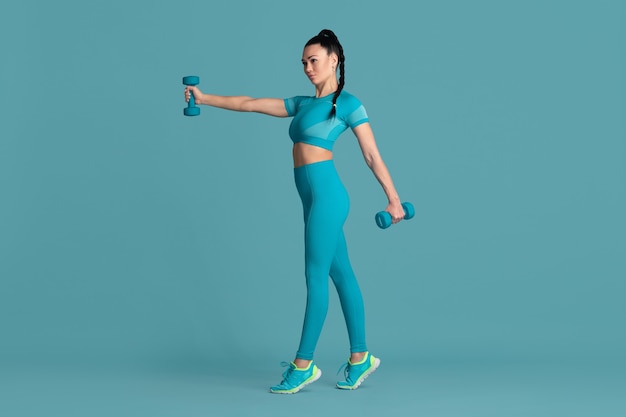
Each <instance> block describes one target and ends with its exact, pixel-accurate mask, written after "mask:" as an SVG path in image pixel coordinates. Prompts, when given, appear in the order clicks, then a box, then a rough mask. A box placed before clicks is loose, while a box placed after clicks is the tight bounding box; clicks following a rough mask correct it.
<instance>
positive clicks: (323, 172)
mask: <svg viewBox="0 0 626 417" xmlns="http://www.w3.org/2000/svg"><path fill="white" fill-rule="evenodd" d="M344 61H345V58H344V54H343V48H342V46H341V44H340V43H339V40H338V39H337V37H336V36H335V34H334V33H333V32H332V31H330V30H322V31H321V32H320V33H319V34H318V35H317V36H315V37H313V38H311V39H310V40H309V41H308V42H307V43H306V45H305V47H304V52H303V55H302V65H303V66H304V73H305V74H306V76H307V77H308V78H309V80H311V83H312V84H313V85H314V86H315V96H312V97H304V96H298V97H292V98H288V99H274V98H259V99H255V98H251V97H244V96H236V97H235V96H216V95H210V94H204V93H202V92H201V91H200V90H199V89H198V88H197V87H187V88H186V89H185V99H186V100H187V101H188V100H189V95H190V94H193V95H194V99H195V101H196V103H197V104H204V105H208V106H213V107H219V108H222V109H227V110H233V111H241V112H257V113H263V114H267V115H270V116H276V117H293V120H292V122H291V126H290V128H289V136H290V137H291V140H292V141H293V143H294V145H293V163H294V176H295V182H296V188H297V189H298V193H299V194H300V198H301V200H302V205H303V209H304V225H305V276H306V284H307V304H306V310H305V316H304V324H303V328H302V335H301V339H300V345H299V348H298V351H297V353H296V357H295V359H294V361H293V362H291V363H290V364H285V366H287V365H289V368H288V369H287V371H286V372H285V373H284V374H283V380H282V382H281V383H280V384H278V385H275V386H273V387H271V388H270V391H271V392H273V393H280V394H292V393H296V392H298V391H299V390H300V389H302V388H303V387H304V386H305V385H307V384H310V383H312V382H315V381H317V380H318V379H319V377H320V376H321V374H322V372H321V370H320V369H319V368H318V367H317V366H316V365H315V364H314V363H313V353H314V350H315V347H316V345H317V341H318V339H319V336H320V333H321V331H322V327H323V324H324V320H325V318H326V313H327V310H328V276H329V275H330V277H331V279H332V280H333V283H334V285H335V287H336V289H337V293H338V294H339V299H340V301H341V307H342V310H343V314H344V316H345V320H346V325H347V328H348V335H349V339H350V358H349V359H348V363H347V367H346V371H345V376H346V380H345V381H340V382H338V383H337V387H338V388H341V389H356V388H358V387H359V385H360V384H361V382H363V380H364V379H365V378H366V377H367V376H368V375H369V374H371V373H372V372H373V371H375V370H376V368H377V367H378V365H379V364H380V360H379V359H378V358H375V357H374V356H372V355H371V354H370V353H369V352H368V351H367V346H366V343H365V318H364V308H363V299H362V296H361V290H360V289H359V285H358V283H357V280H356V277H355V276H354V273H353V271H352V267H351V265H350V260H349V258H348V251H347V248H346V241H345V239H344V234H343V224H344V222H345V220H346V217H347V215H348V210H349V204H350V203H349V200H348V194H347V193H346V190H345V188H344V187H343V185H342V183H341V180H340V179H339V177H338V175H337V172H336V171H335V167H334V163H333V159H332V157H333V154H332V148H333V144H334V142H335V140H336V139H337V137H338V136H339V135H340V134H341V133H342V132H344V131H345V130H347V128H348V127H349V128H351V129H352V131H353V132H354V134H355V135H356V137H357V139H358V142H359V146H360V148H361V150H362V152H363V156H364V158H365V162H366V163H367V165H368V167H369V168H370V169H371V170H372V172H373V173H374V175H375V177H376V179H377V180H378V182H379V183H380V184H381V186H382V188H383V190H384V192H385V194H386V195H387V199H388V200H389V205H388V206H387V208H386V210H387V211H388V212H389V213H390V214H391V217H392V222H393V223H397V222H398V221H400V220H401V219H402V218H403V217H404V210H403V208H402V206H401V204H400V198H399V197H398V193H397V192H396V189H395V187H394V185H393V181H392V179H391V176H390V175H389V171H388V170H387V167H386V166H385V164H384V162H383V160H382V159H381V156H380V154H379V152H378V148H377V146H376V142H375V140H374V134H373V133H372V129H371V127H370V124H369V121H368V120H369V119H368V117H367V113H366V112H365V109H364V108H363V105H362V104H361V103H360V102H359V100H358V99H357V98H356V97H354V96H352V95H351V94H349V93H347V92H346V91H343V87H344V79H345V77H344ZM337 69H339V80H337Z"/></svg>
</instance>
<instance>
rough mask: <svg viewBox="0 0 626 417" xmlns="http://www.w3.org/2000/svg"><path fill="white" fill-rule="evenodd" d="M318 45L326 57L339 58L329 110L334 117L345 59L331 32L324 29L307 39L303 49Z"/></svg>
mask: <svg viewBox="0 0 626 417" xmlns="http://www.w3.org/2000/svg"><path fill="white" fill-rule="evenodd" d="M316 44H320V45H321V46H322V47H323V48H325V49H326V51H327V52H328V55H330V54H332V53H334V54H337V57H338V58H339V87H338V88H337V91H335V95H334V96H333V108H332V109H331V110H330V115H331V117H334V116H335V114H336V112H337V107H336V104H337V98H338V97H339V94H341V90H343V85H344V83H345V81H344V62H345V60H346V57H345V56H344V55H343V47H342V46H341V44H340V43H339V39H337V36H336V35H335V33H334V32H333V31H332V30H329V29H324V30H322V31H321V32H320V33H318V34H317V35H316V36H314V37H312V38H311V39H309V41H308V42H307V43H306V45H304V46H305V47H307V46H310V45H316Z"/></svg>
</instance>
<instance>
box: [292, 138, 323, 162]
mask: <svg viewBox="0 0 626 417" xmlns="http://www.w3.org/2000/svg"><path fill="white" fill-rule="evenodd" d="M330 159H333V153H332V151H329V150H328V149H324V148H320V147H319V146H313V145H309V144H307V143H302V142H298V143H295V144H294V145H293V166H294V168H298V167H300V166H302V165H308V164H314V163H315V162H321V161H328V160H330Z"/></svg>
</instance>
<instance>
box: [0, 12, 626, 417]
mask: <svg viewBox="0 0 626 417" xmlns="http://www.w3.org/2000/svg"><path fill="white" fill-rule="evenodd" d="M625 19H626V4H625V3H624V2H623V1H617V0H616V1H610V0H600V1H565V0H563V1H558V0H547V1H536V0H531V1H525V2H514V1H488V0H478V1H472V2H465V1H461V0H447V1H438V2H436V1H416V2H405V1H395V0H391V1H386V2H373V1H362V0H361V1H326V0H321V1H318V2H315V3H311V4H305V3H295V2H293V1H267V2H261V1H251V0H240V1H237V0H233V1H229V2H220V3H215V2H207V1H187V2H185V3H184V4H183V3H181V2H174V1H166V0H163V1H152V2H148V1H145V2H142V1H139V0H125V1H121V0H107V1H70V0H60V1H55V2H45V1H42V0H39V1H29V0H25V1H20V2H16V1H13V2H4V3H3V4H2V6H0V39H2V40H1V41H0V45H1V50H2V58H1V61H0V62H1V64H0V279H1V281H0V285H1V286H0V329H1V335H0V367H1V369H2V372H0V387H1V388H2V392H3V393H4V395H3V396H4V397H5V398H4V399H2V400H1V401H0V413H1V414H3V415H4V414H6V415H11V416H22V415H29V416H30V415H44V414H45V415H63V416H66V417H68V416H73V415H76V416H86V415H89V416H99V415H103V416H104V415H113V414H115V415H124V416H125V415H129V416H130V415H133V416H142V415H146V416H148V415H150V416H161V415H162V416H179V415H185V416H196V415H197V416H200V415H202V416H207V415H208V416H230V415H233V416H244V415H255V416H258V415H265V414H268V415H269V414H271V415H273V416H282V415H292V413H293V411H294V410H295V409H298V410H299V414H301V415H309V414H307V413H310V415H319V414H320V413H321V414H325V413H330V414H328V415H337V414H340V413H345V412H347V411H348V410H350V412H357V413H358V414H361V415H380V414H381V413H383V412H384V413H387V415H428V416H488V415H493V416H540V415H546V416H555V415H578V414H580V415H603V416H611V415H616V416H617V415H623V413H624V410H626V404H625V401H624V400H623V399H622V398H621V397H620V395H618V393H622V394H623V392H624V388H625V387H626V377H625V373H624V372H625V369H626V367H625V365H626V364H625V362H624V359H623V352H624V351H625V350H626V336H625V334H624V331H623V326H624V319H625V318H626V307H625V304H624V295H625V290H626V282H625V277H626V256H625V255H626V239H625V236H626V220H625V217H624V213H625V212H626V164H625V162H626V119H625V117H624V116H625V115H626V75H625V74H626V49H625V46H626V43H625V42H624V40H625V39H626V27H625V26H624V21H625ZM323 28H331V29H333V30H334V31H335V32H336V33H337V35H338V36H339V38H340V40H341V41H342V43H343V46H344V48H345V51H346V57H347V61H346V82H347V84H346V89H347V90H348V91H350V92H351V93H353V94H355V95H356V96H358V97H359V98H360V99H361V101H362V102H363V103H364V104H365V106H366V108H367V110H368V113H369V115H370V119H371V123H372V127H373V129H374V132H375V134H376V137H377V141H378V144H379V147H380V149H381V152H382V154H383V157H384V159H385V161H386V163H387V165H388V166H389V168H390V170H391V173H392V175H393V178H394V181H395V183H396V186H397V188H398V190H399V192H400V195H401V197H402V198H403V199H404V200H409V201H412V202H413V203H414V204H415V206H416V210H417V215H416V218H415V219H413V220H411V221H410V222H405V223H401V224H400V225H397V226H394V227H392V228H390V229H388V230H385V231H381V230H379V229H378V228H377V227H376V226H375V224H374V221H373V216H374V214H375V212H376V211H378V210H382V209H383V208H384V207H385V205H386V200H385V196H384V194H383V192H382V190H381V189H380V186H379V185H378V184H377V183H376V181H375V179H374V177H373V175H372V174H371V173H370V172H369V170H368V169H367V167H366V166H365V164H364V163H363V160H362V156H361V155H360V152H359V148H358V145H357V143H356V141H355V139H354V137H353V135H352V134H351V133H346V134H345V135H344V136H343V137H342V139H340V141H339V143H338V144H337V146H336V151H335V159H336V164H337V166H338V170H339V172H340V175H341V176H342V178H343V180H344V182H345V184H346V187H347V188H348V190H349V193H350V196H351V201H352V210H351V215H350V218H349V220H348V223H347V225H346V234H347V238H348V242H349V248H350V253H351V257H352V260H353V264H354V267H355V270H356V272H357V274H358V276H359V279H360V282H361V286H362V289H363V292H364V296H365V302H366V314H367V320H368V321H367V325H368V333H369V345H370V349H372V351H373V352H374V353H375V354H378V355H379V356H381V357H382V359H383V366H382V367H381V370H380V371H379V372H377V374H376V375H375V376H374V377H372V378H371V379H369V380H368V382H367V383H366V384H365V385H364V386H363V387H362V389H360V390H358V391H356V392H354V393H344V392H339V391H337V390H333V389H332V385H333V384H334V382H335V377H334V375H333V374H334V369H336V368H337V367H338V366H339V365H340V364H341V363H342V362H343V361H344V360H345V359H346V357H347V336H346V334H345V329H344V324H343V319H342V317H341V313H340V310H339V306H338V301H337V298H336V296H335V295H334V294H333V295H332V297H333V298H332V299H331V310H330V312H329V317H328V319H327V322H326V327H325V329H324V333H323V334H322V338H321V340H320V343H319V347H318V352H317V362H318V364H319V365H320V367H321V368H322V369H323V370H324V371H325V376H324V377H323V378H322V381H320V382H318V383H317V384H315V385H313V386H311V388H309V389H307V391H306V392H303V393H301V394H298V396H295V397H290V398H288V399H285V398H282V397H276V396H270V395H269V394H267V393H266V390H267V387H268V386H269V385H272V384H274V383H276V382H278V380H279V379H280V372H281V370H280V368H278V367H277V364H278V363H279V362H280V361H281V360H290V359H292V356H293V354H294V352H295V349H296V347H297V346H296V344H297V341H298V337H299V330H300V326H301V322H302V314H303V309H304V295H305V287H304V279H303V245H302V225H301V222H302V220H301V219H302V215H301V206H300V201H299V199H298V197H297V193H296V190H295V187H294V185H293V178H292V165H291V159H290V140H289V138H288V136H287V128H288V123H289V120H287V119H274V118H270V117H266V116H261V115H256V114H237V113H230V112H226V111H223V110H218V109H212V108H206V107H205V108H202V114H201V116H200V117H198V118H186V117H183V115H182V108H183V107H184V102H183V86H182V84H181V77H182V76H184V75H198V76H200V80H201V84H200V87H201V88H202V89H203V90H204V91H206V92H212V93H216V94H225V95H250V96H254V97H280V98H282V97H289V96H293V95H299V94H307V95H310V94H313V88H312V86H311V85H310V84H309V82H308V80H307V79H306V78H305V77H304V75H303V74H302V70H301V64H300V57H301V53H302V47H303V45H304V43H305V42H306V41H307V40H308V39H309V38H310V37H311V36H313V35H315V34H317V33H318V32H319V30H321V29H323Z"/></svg>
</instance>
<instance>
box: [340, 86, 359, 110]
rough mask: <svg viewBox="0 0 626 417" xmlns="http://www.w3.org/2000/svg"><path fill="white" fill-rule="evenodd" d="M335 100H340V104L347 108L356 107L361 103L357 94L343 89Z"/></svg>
mask: <svg viewBox="0 0 626 417" xmlns="http://www.w3.org/2000/svg"><path fill="white" fill-rule="evenodd" d="M337 101H340V104H342V105H343V106H346V107H349V108H357V107H361V106H362V105H363V103H361V100H359V98H358V97H357V96H355V95H354V94H351V93H350V92H348V91H345V90H343V91H341V94H340V95H339V98H337Z"/></svg>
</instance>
